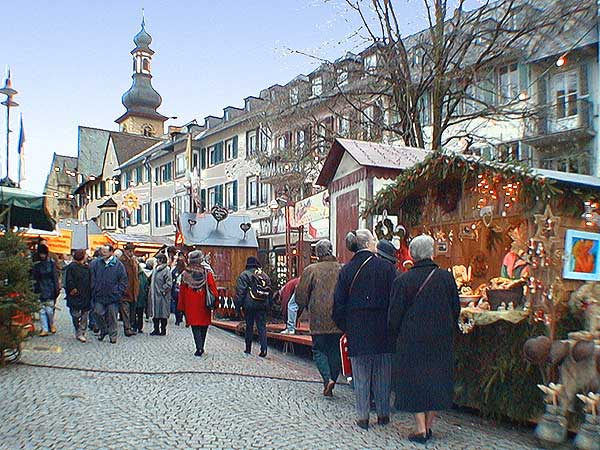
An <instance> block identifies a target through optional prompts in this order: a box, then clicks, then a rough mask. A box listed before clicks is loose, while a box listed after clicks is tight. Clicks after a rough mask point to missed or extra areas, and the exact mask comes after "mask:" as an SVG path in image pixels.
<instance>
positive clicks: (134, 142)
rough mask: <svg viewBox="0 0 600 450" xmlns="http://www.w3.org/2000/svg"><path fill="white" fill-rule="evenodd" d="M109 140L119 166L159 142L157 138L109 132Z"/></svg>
mask: <svg viewBox="0 0 600 450" xmlns="http://www.w3.org/2000/svg"><path fill="white" fill-rule="evenodd" d="M110 138H111V140H112V142H113V144H114V146H115V152H116V154H117V160H118V161H119V164H123V163H124V162H125V161H128V160H130V159H131V158H133V157H134V156H137V155H138V154H140V153H141V152H142V151H144V150H146V149H147V148H150V147H152V146H153V145H154V144H156V143H157V142H160V141H161V139H159V138H154V137H146V136H140V135H138V134H130V133H120V132H111V133H110Z"/></svg>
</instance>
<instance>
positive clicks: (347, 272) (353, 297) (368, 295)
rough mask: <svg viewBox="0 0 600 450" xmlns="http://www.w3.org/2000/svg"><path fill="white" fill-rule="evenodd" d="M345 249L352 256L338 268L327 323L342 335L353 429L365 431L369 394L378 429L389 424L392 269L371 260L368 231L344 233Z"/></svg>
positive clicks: (371, 239) (372, 247)
mask: <svg viewBox="0 0 600 450" xmlns="http://www.w3.org/2000/svg"><path fill="white" fill-rule="evenodd" d="M346 246H347V247H348V249H349V250H350V251H352V252H354V253H355V254H354V256H353V257H352V259H351V260H350V262H348V264H346V265H345V266H344V267H342V270H341V271H340V276H339V278H338V282H337V286H336V288H335V294H334V304H333V316H332V317H333V320H334V322H335V323H336V325H337V326H338V327H339V328H340V329H341V330H342V331H343V332H344V333H346V336H347V338H348V355H349V357H350V361H351V362H352V376H353V381H354V391H355V394H356V412H357V416H358V417H357V422H356V423H357V425H358V426H359V427H360V428H363V429H365V430H366V429H368V428H369V409H370V408H369V407H370V402H369V397H370V391H371V390H372V391H373V397H374V399H375V405H376V407H377V421H378V423H379V424H380V425H386V424H388V423H389V420H390V419H389V416H390V378H391V353H392V347H391V345H390V340H389V338H388V327H387V312H388V305H389V296H390V290H391V287H392V283H393V281H394V278H395V276H396V269H395V267H394V266H393V265H392V264H390V263H388V262H387V261H384V260H383V259H382V258H378V257H377V256H375V254H374V251H376V249H375V246H376V243H375V238H374V237H373V234H372V233H371V232H370V231H369V230H357V231H356V232H351V233H348V235H347V236H346Z"/></svg>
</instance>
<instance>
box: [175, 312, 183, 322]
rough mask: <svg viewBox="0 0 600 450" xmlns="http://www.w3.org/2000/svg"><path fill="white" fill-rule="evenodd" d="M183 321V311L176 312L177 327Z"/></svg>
mask: <svg viewBox="0 0 600 450" xmlns="http://www.w3.org/2000/svg"><path fill="white" fill-rule="evenodd" d="M182 321H183V311H175V325H179V324H180V323H181V322H182Z"/></svg>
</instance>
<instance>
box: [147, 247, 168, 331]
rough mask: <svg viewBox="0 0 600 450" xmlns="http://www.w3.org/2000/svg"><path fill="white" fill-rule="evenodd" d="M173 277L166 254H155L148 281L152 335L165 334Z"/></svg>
mask: <svg viewBox="0 0 600 450" xmlns="http://www.w3.org/2000/svg"><path fill="white" fill-rule="evenodd" d="M172 287H173V278H172V277H171V270H170V269H169V265H168V264H167V255H165V254H164V253H159V254H158V255H156V268H155V269H154V272H153V273H152V280H151V281H150V292H151V295H150V298H151V300H152V301H151V303H152V306H151V308H150V315H151V316H152V321H153V322H154V330H153V331H152V333H150V334H151V335H152V336H165V335H166V334H167V320H168V319H169V315H170V314H171V288H172Z"/></svg>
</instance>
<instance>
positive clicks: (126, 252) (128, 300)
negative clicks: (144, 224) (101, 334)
mask: <svg viewBox="0 0 600 450" xmlns="http://www.w3.org/2000/svg"><path fill="white" fill-rule="evenodd" d="M134 252H135V246H134V245H133V244H131V243H128V244H127V245H125V247H124V248H123V256H122V257H121V262H122V263H123V267H125V272H127V289H125V293H124V294H123V298H122V299H121V304H120V305H119V312H120V313H121V318H122V319H123V331H124V332H125V336H127V337H130V336H133V335H135V332H134V331H133V330H132V327H131V320H132V318H133V316H134V315H135V303H136V302H137V298H138V294H139V292H140V281H139V278H138V269H139V265H138V262H137V259H136V258H135V254H134Z"/></svg>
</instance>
